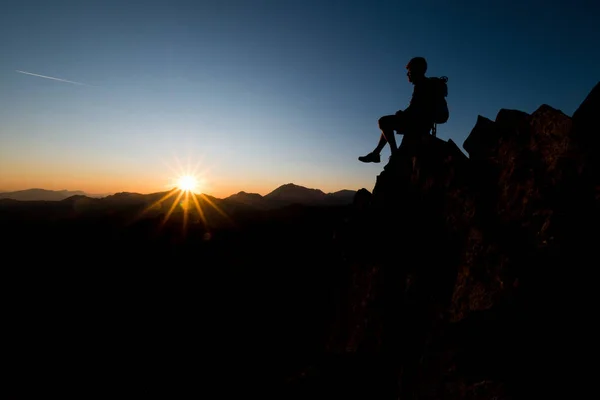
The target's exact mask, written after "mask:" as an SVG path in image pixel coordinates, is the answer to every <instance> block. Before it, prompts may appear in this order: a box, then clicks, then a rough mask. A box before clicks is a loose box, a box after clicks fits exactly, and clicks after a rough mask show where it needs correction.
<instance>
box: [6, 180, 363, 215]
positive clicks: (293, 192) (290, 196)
mask: <svg viewBox="0 0 600 400" xmlns="http://www.w3.org/2000/svg"><path fill="white" fill-rule="evenodd" d="M174 190H176V189H174ZM167 193H168V192H158V193H150V194H140V193H130V192H121V193H115V194H112V195H93V194H88V193H85V192H83V191H80V190H75V191H69V190H56V191H55V190H46V189H37V188H35V189H27V190H19V191H14V192H3V193H0V199H10V200H17V201H70V200H78V201H82V200H84V199H86V198H87V199H90V201H93V200H99V201H100V202H101V203H111V204H115V203H118V204H122V205H125V204H129V205H135V204H137V203H148V202H154V201H156V200H158V199H160V198H161V197H163V196H164V195H166V194H167ZM355 193H356V191H354V190H340V191H337V192H333V193H325V192H323V191H322V190H319V189H310V188H306V187H304V186H299V185H295V184H293V183H288V184H285V185H282V186H280V187H278V188H277V189H275V190H273V191H272V192H270V193H268V194H267V195H265V196H262V195H260V194H258V193H247V192H244V191H241V192H239V193H236V194H233V195H231V196H228V197H226V198H224V199H219V198H216V197H213V196H209V195H202V196H203V197H205V198H208V199H210V200H211V201H213V202H217V203H223V204H225V205H228V206H230V207H233V208H255V209H261V210H266V209H273V208H278V207H284V206H288V205H292V204H301V205H315V206H317V205H345V204H350V203H352V200H353V198H354V194H355ZM223 204H221V205H223Z"/></svg>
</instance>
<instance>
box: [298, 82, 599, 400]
mask: <svg viewBox="0 0 600 400" xmlns="http://www.w3.org/2000/svg"><path fill="white" fill-rule="evenodd" d="M598 115H600V85H597V86H596V87H595V88H594V89H593V90H592V92H591V93H590V94H589V96H588V97H587V98H586V99H585V101H584V102H583V103H582V104H581V106H580V107H579V109H578V110H577V111H576V112H575V113H574V115H573V117H569V116H567V115H565V114H564V113H562V112H561V111H560V110H556V109H554V108H552V107H551V106H548V105H542V106H540V107H539V108H538V109H537V110H536V111H535V112H533V113H532V114H527V113H524V112H521V111H518V110H507V109H502V110H500V111H499V112H498V114H497V116H496V118H495V119H494V120H490V119H487V118H485V117H482V116H479V117H478V119H477V122H476V125H475V127H474V128H473V130H472V132H471V133H470V135H469V137H468V138H467V139H466V141H465V143H464V145H463V147H464V149H465V150H466V151H467V152H468V154H469V157H467V156H465V155H464V153H462V152H461V151H460V149H459V148H458V147H457V146H456V144H455V143H453V142H452V141H451V140H450V141H448V142H445V141H443V140H440V139H437V138H435V137H426V138H423V140H421V141H420V142H415V143H404V144H403V145H402V146H401V148H400V150H399V153H397V154H396V155H395V156H394V157H393V158H392V159H391V160H390V162H389V163H388V164H387V165H386V166H385V168H384V170H383V171H382V172H381V174H380V175H379V176H378V177H377V181H376V184H375V187H374V189H373V192H372V193H370V192H368V191H367V190H365V189H363V190H361V191H359V192H358V193H357V194H356V196H355V210H354V214H353V217H352V218H351V219H350V220H349V221H348V223H347V224H346V225H345V226H343V227H341V228H340V229H339V231H338V236H337V242H338V244H339V246H340V249H341V250H340V251H341V252H342V253H343V257H344V260H346V262H347V263H348V265H349V267H350V268H349V270H350V271H349V272H348V276H347V278H346V279H347V290H345V291H344V295H343V300H341V301H340V304H339V312H338V314H337V315H338V318H337V320H336V321H335V322H334V323H333V325H332V328H331V336H330V339H329V342H328V351H329V352H330V354H338V355H340V357H341V358H340V359H344V360H346V361H339V359H338V358H335V357H334V358H333V360H332V359H330V360H324V361H322V362H317V363H315V364H314V365H313V366H312V367H310V368H309V369H308V370H307V371H308V372H305V373H304V375H303V376H302V377H297V378H296V379H294V380H292V382H293V383H292V385H291V386H292V387H293V391H294V393H297V394H298V393H303V391H306V392H307V393H309V392H311V391H312V390H313V389H314V390H317V388H318V390H319V391H321V392H322V393H325V392H326V393H329V394H331V395H336V394H338V395H339V394H342V395H343V396H351V397H352V396H355V397H358V398H396V397H395V396H398V395H400V398H403V399H405V398H419V399H442V398H443V399H508V398H511V399H512V398H538V397H544V396H545V395H548V394H550V393H553V394H558V393H559V392H562V393H563V394H565V395H568V396H569V397H570V398H576V397H577V393H579V392H580V391H584V387H585V384H584V383H583V382H585V381H586V380H587V377H588V376H590V375H591V371H590V370H589V369H588V367H586V366H585V363H582V361H581V357H582V355H583V354H586V353H587V352H589V351H591V349H592V343H593V342H592V338H593V337H594V335H592V329H591V327H592V325H593V321H591V319H592V318H591V315H592V312H593V308H592V304H593V303H592V293H591V290H590V286H591V284H590V282H591V280H592V274H593V273H594V271H593V270H594V269H595V266H597V265H598V257H597V254H596V250H595V247H596V246H597V245H598V238H599V235H598V232H597V226H598V222H599V218H598V209H599V206H598V205H599V201H598V200H599V196H598V188H599V185H598V184H599V178H600V174H599V169H598V161H597V160H598V151H599V149H600V147H599V145H598V140H599V139H598V138H599V137H600V129H599V128H598V124H595V123H593V121H594V117H595V116H598ZM344 356H345V358H344ZM388 396H389V397H388Z"/></svg>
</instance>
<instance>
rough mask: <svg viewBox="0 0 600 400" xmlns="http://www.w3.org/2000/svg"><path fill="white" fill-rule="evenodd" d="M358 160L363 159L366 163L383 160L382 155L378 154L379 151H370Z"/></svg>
mask: <svg viewBox="0 0 600 400" xmlns="http://www.w3.org/2000/svg"><path fill="white" fill-rule="evenodd" d="M358 161H362V162H364V163H369V162H373V163H378V162H380V161H381V157H379V154H377V153H369V154H367V155H366V156H360V157H358Z"/></svg>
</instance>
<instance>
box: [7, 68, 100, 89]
mask: <svg viewBox="0 0 600 400" xmlns="http://www.w3.org/2000/svg"><path fill="white" fill-rule="evenodd" d="M15 71H17V72H18V73H20V74H25V75H31V76H38V77H40V78H46V79H52V80H55V81H59V82H67V83H72V84H74V85H81V86H91V85H87V84H85V83H81V82H74V81H68V80H66V79H60V78H54V77H52V76H46V75H40V74H34V73H32V72H27V71H19V70H18V69H16V70H15Z"/></svg>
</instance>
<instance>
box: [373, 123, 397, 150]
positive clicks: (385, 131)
mask: <svg viewBox="0 0 600 400" xmlns="http://www.w3.org/2000/svg"><path fill="white" fill-rule="evenodd" d="M399 118H400V117H399V116H397V115H386V116H385V117H381V118H379V129H381V137H380V138H379V144H378V145H377V148H375V150H378V149H379V151H378V152H377V154H379V153H381V150H383V147H385V143H383V145H382V141H383V139H385V140H386V141H387V143H388V144H389V145H390V150H391V151H392V154H394V152H395V151H396V150H398V146H397V145H396V137H395V136H394V130H396V129H397V128H398V127H397V125H398V119H399ZM380 146H381V148H380Z"/></svg>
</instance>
